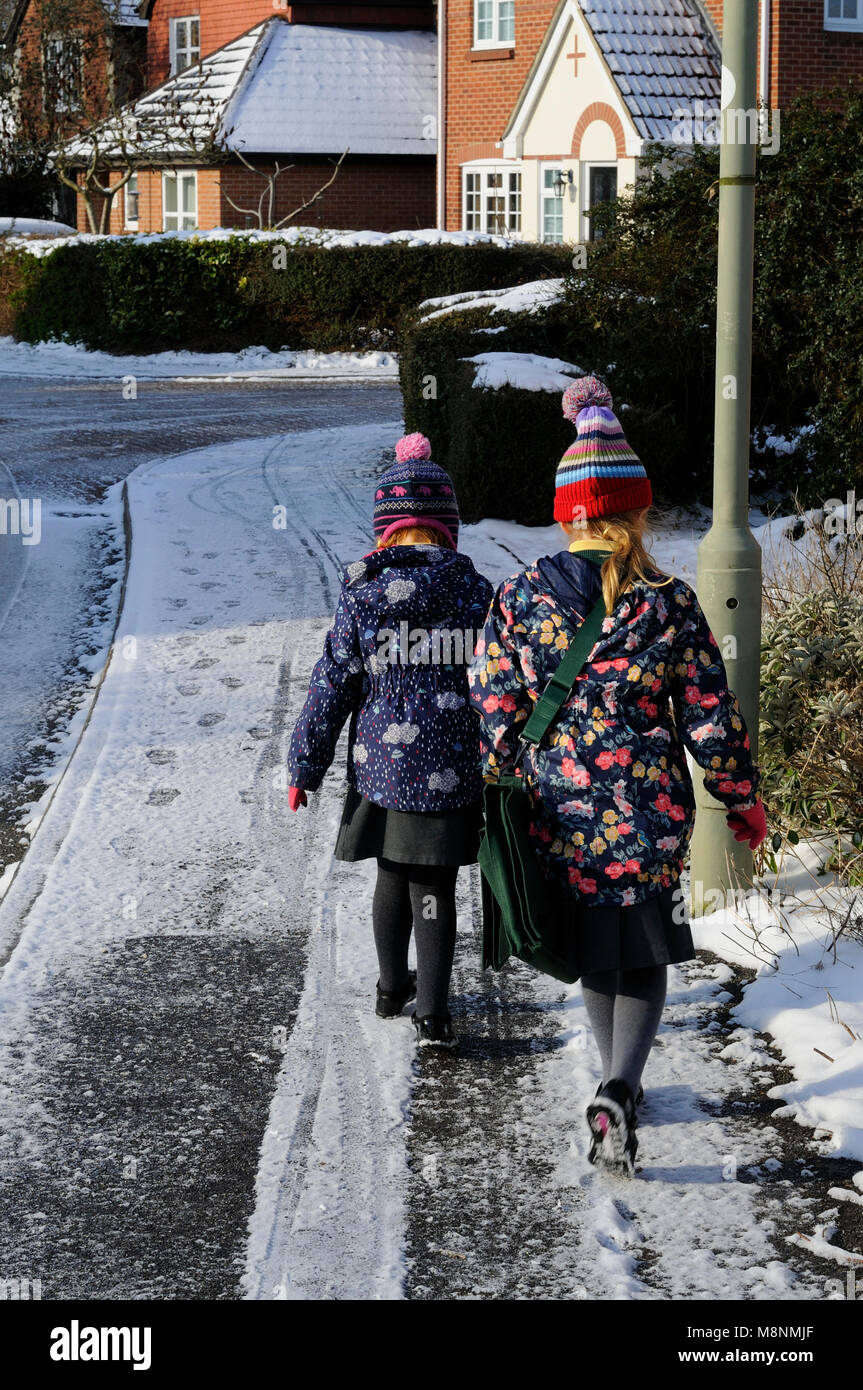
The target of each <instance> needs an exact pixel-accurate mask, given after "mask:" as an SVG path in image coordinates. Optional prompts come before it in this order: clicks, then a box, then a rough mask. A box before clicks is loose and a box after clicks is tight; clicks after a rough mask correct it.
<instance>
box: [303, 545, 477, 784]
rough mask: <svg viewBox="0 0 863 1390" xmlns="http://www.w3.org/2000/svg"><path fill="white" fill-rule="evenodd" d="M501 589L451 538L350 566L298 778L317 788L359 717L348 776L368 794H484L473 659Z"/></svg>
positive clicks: (318, 668) (309, 703)
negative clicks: (471, 686) (470, 677)
mask: <svg viewBox="0 0 863 1390" xmlns="http://www.w3.org/2000/svg"><path fill="white" fill-rule="evenodd" d="M492 593H493V590H492V586H491V584H490V583H489V581H488V580H487V579H486V578H484V576H483V575H481V574H479V573H478V572H477V570H475V569H474V566H473V563H472V562H471V560H469V559H468V557H467V556H466V555H463V554H461V553H460V552H458V551H453V550H450V549H448V548H446V547H444V546H436V545H394V546H388V547H385V548H384V549H382V550H376V551H372V553H371V554H370V555H367V556H365V557H364V558H363V559H362V560H357V561H355V562H354V563H353V564H350V565H348V566H347V569H346V571H345V575H344V579H343V582H342V589H341V593H340V595H339V602H338V607H337V609H336V615H335V618H334V619H333V624H332V627H331V628H330V631H329V632H328V633H327V637H326V641H325V643H324V651H323V655H322V656H321V657H320V659H319V660H318V662H317V664H316V665H315V668H314V670H313V671H312V676H311V680H310V683H309V693H308V696H307V697H306V702H305V705H304V706H303V710H302V713H301V714H300V717H299V719H298V720H297V724H296V727H295V729H294V732H293V735H292V737H291V744H290V750H289V753H288V772H289V776H290V780H291V785H292V786H295V787H302V788H304V789H305V790H308V791H316V790H317V788H318V787H319V786H320V784H321V782H322V781H323V779H324V776H325V774H326V771H327V769H328V767H329V766H330V764H331V763H332V760H333V756H334V754H335V748H336V743H337V742H338V738H339V734H340V732H341V730H342V728H343V726H344V723H345V720H346V719H347V718H348V717H349V716H350V721H351V722H350V728H349V732H348V781H349V783H350V784H351V786H353V787H354V788H355V789H356V790H357V791H358V792H359V793H360V795H361V796H365V797H367V798H368V799H369V801H373V802H375V803H376V804H377V805H378V806H384V807H386V808H387V809H389V810H396V811H450V810H454V809H455V808H457V807H460V806H469V805H471V804H473V803H474V802H476V801H478V800H479V799H480V797H481V795H482V776H481V770H480V749H479V716H478V714H477V712H476V710H475V709H474V708H473V706H472V705H471V702H470V699H469V692H468V682H467V669H468V664H469V663H470V660H471V658H472V656H473V651H474V645H475V641H476V638H477V637H478V635H479V632H480V631H481V629H482V627H483V624H484V623H485V619H486V615H487V613H488V609H489V604H490V602H491V597H492Z"/></svg>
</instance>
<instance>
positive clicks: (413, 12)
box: [148, 0, 434, 87]
mask: <svg viewBox="0 0 863 1390" xmlns="http://www.w3.org/2000/svg"><path fill="white" fill-rule="evenodd" d="M196 14H197V15H199V16H200V21H201V56H202V57H206V56H207V54H208V53H213V52H215V50H216V49H217V48H222V47H223V45H224V44H226V43H230V42H231V40H232V39H236V38H238V37H239V36H240V34H244V33H245V32H246V30H247V29H251V28H252V27H253V26H254V25H255V24H260V23H261V21H262V20H264V19H271V18H272V17H273V15H280V16H282V17H283V18H285V19H289V20H293V21H294V22H295V23H298V24H299V23H302V24H312V23H314V24H341V25H348V26H349V25H368V24H380V25H384V26H386V27H388V28H397V27H399V26H402V27H405V26H411V27H416V28H428V27H432V26H433V25H434V11H433V10H432V8H431V5H430V4H428V3H423V0H417V3H416V4H415V5H410V4H409V3H408V4H405V5H403V6H392V5H377V6H376V5H374V4H368V5H340V4H330V5H326V4H324V5H315V4H311V3H309V4H302V5H290V4H288V3H287V0H285V3H282V0H154V3H153V5H152V7H151V10H150V29H149V38H148V71H149V84H150V86H151V87H155V86H158V84H159V83H160V82H164V81H165V80H166V78H168V77H169V76H170V72H171V58H170V20H171V19H182V18H184V17H185V16H186V15H196Z"/></svg>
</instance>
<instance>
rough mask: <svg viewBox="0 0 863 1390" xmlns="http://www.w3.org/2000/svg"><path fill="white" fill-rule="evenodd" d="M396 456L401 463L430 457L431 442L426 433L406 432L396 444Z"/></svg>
mask: <svg viewBox="0 0 863 1390" xmlns="http://www.w3.org/2000/svg"><path fill="white" fill-rule="evenodd" d="M396 458H397V459H398V461H399V463H408V462H409V461H410V460H411V459H430V458H431V444H430V443H429V442H428V440H427V439H426V437H425V435H424V434H406V435H404V436H403V438H401V439H400V440H399V442H398V444H397V445H396Z"/></svg>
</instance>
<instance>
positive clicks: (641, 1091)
mask: <svg viewBox="0 0 863 1390" xmlns="http://www.w3.org/2000/svg"><path fill="white" fill-rule="evenodd" d="M602 1084H603V1083H602V1082H601V1081H600V1083H599V1085H598V1086H597V1088H596V1091H595V1094H596V1095H599V1093H600V1091H601V1090H602ZM643 1102H644V1087H643V1086H639V1088H638V1090H637V1092H636V1095H635V1108H636V1110H637V1109H638V1107H639V1105H641V1104H643ZM635 1123H636V1124H638V1116H636V1118H635Z"/></svg>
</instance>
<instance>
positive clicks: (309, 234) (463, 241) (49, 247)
mask: <svg viewBox="0 0 863 1390" xmlns="http://www.w3.org/2000/svg"><path fill="white" fill-rule="evenodd" d="M113 239H114V238H113V236H109V234H108V233H105V234H103V235H100V234H94V233H92V232H79V233H78V235H77V236H75V237H64V238H63V239H62V240H61V239H56V240H54V239H51V238H48V237H46V238H45V240H44V241H40V240H39V239H38V238H33V239H27V240H24V239H23V238H22V239H20V240H19V239H18V238H17V237H14V236H10V237H9V238H8V242H7V244H8V245H9V246H12V247H18V248H19V249H21V250H25V251H27V252H29V254H30V255H31V256H50V255H51V254H52V253H53V252H54V251H56V250H57V247H58V246H73V245H75V244H77V243H78V242H83V243H90V242H95V241H105V240H113ZM178 239H179V240H182V241H232V240H234V239H240V240H243V241H252V242H259V241H262V242H279V243H283V244H286V245H288V246H291V245H293V244H294V243H300V244H302V245H309V244H313V245H315V246H390V245H392V244H394V243H398V244H399V245H406V246H477V245H480V244H484V243H487V244H489V245H492V246H517V245H518V244H519V242H518V240H517V239H516V238H514V237H507V236H500V235H498V234H497V233H495V232H447V231H443V230H442V229H441V228H439V227H409V228H405V229H404V230H402V231H397V232H372V231H366V230H351V229H345V228H343V227H301V226H294V227H285V228H283V230H282V231H279V232H270V231H258V230H257V229H255V228H249V229H246V228H242V227H211V228H208V229H206V230H203V231H202V230H200V229H196V230H194V231H184V232H138V233H131V234H129V235H128V236H127V237H126V240H131V241H135V242H138V243H146V244H147V245H152V243H153V242H156V241H167V240H178Z"/></svg>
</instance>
